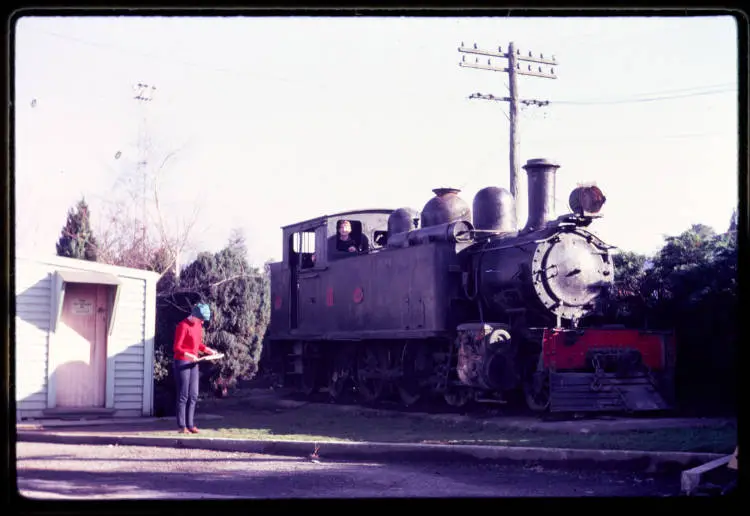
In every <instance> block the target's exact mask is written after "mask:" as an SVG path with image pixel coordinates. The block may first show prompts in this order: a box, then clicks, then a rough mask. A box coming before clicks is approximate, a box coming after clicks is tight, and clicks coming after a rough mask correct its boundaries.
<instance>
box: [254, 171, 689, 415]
mask: <svg viewBox="0 0 750 516" xmlns="http://www.w3.org/2000/svg"><path fill="white" fill-rule="evenodd" d="M523 168H524V169H525V170H526V173H527V178H528V192H529V194H528V195H529V197H528V207H529V215H528V220H527V222H526V224H525V226H524V227H523V228H521V229H519V228H517V223H516V217H515V209H514V199H513V196H512V195H511V194H510V193H509V192H508V191H507V190H506V189H504V188H498V187H493V186H490V187H487V188H484V189H482V190H480V191H479V192H478V193H477V194H476V196H475V197H474V199H473V204H472V207H471V208H470V207H469V206H468V204H467V203H466V202H464V201H463V200H462V199H461V198H460V197H459V196H458V193H459V192H460V191H459V190H458V189H454V188H437V189H435V190H433V192H434V193H435V196H434V197H433V198H431V199H430V200H429V201H428V202H427V203H426V204H425V205H424V207H423V209H422V211H421V213H418V212H416V211H415V210H413V209H411V208H399V209H396V210H385V209H367V210H360V211H350V212H345V213H337V214H334V215H325V216H321V217H317V218H315V219H312V220H307V221H304V222H299V223H296V224H292V225H288V226H285V227H283V228H282V233H283V258H282V261H280V262H277V263H272V264H271V265H270V274H271V296H272V310H271V320H270V325H269V339H268V341H267V342H268V344H267V346H268V349H267V350H266V351H267V352H268V353H269V355H268V357H269V359H270V360H271V363H272V364H274V366H273V367H274V368H275V370H276V372H277V373H278V374H279V376H280V377H281V378H282V379H283V380H282V382H283V384H284V385H285V386H286V387H291V388H293V389H296V390H298V391H299V392H301V393H304V394H307V395H311V394H313V393H318V392H320V391H325V390H327V391H328V394H329V396H330V397H331V398H332V399H333V400H334V401H340V400H345V399H349V398H351V397H352V396H356V400H357V401H358V402H361V403H365V404H372V403H376V402H378V401H380V400H383V399H385V398H391V397H396V398H398V399H399V400H400V401H401V402H402V403H403V404H404V405H406V406H411V405H414V404H415V403H417V402H418V401H420V400H423V399H435V398H438V399H439V398H442V399H443V400H444V401H445V402H446V403H448V404H449V405H451V406H457V407H460V406H463V405H465V404H467V403H469V402H494V403H517V402H518V403H522V404H523V403H525V405H526V406H527V407H528V408H531V409H532V410H534V411H539V412H592V411H594V412H595V411H613V412H617V411H648V410H664V409H667V408H669V406H670V401H671V396H672V385H673V372H674V366H675V346H674V339H673V336H672V334H670V333H668V332H653V331H644V330H640V329H633V328H625V327H622V326H603V325H597V324H595V323H594V324H589V323H591V322H592V321H596V316H597V314H600V313H601V310H602V306H603V305H602V303H604V302H606V299H607V295H608V293H609V292H610V289H611V287H612V285H613V281H614V267H613V262H612V254H611V253H612V250H613V247H612V246H610V245H608V244H606V243H605V242H603V241H602V240H601V239H600V238H598V237H597V236H596V235H595V234H594V233H593V232H592V231H591V230H590V229H589V226H590V225H591V223H592V222H593V221H594V220H595V219H597V218H598V217H600V215H599V212H600V210H601V207H602V205H603V204H604V202H605V201H606V198H605V197H604V195H603V193H602V192H601V190H600V189H599V188H597V187H596V186H579V187H577V188H576V189H574V190H573V192H571V194H570V197H569V205H570V208H571V211H570V212H569V213H566V214H564V215H562V216H559V217H557V216H556V214H555V180H556V173H557V169H558V168H559V165H557V164H555V163H552V162H550V161H547V160H545V159H533V160H529V161H528V162H527V163H526V165H525V166H524V167H523ZM343 220H347V221H349V222H350V225H351V228H352V232H351V236H352V237H353V238H354V240H356V241H359V242H366V243H367V244H368V245H367V246H366V250H365V251H363V252H354V253H352V252H348V251H347V250H343V251H340V250H339V249H338V247H337V244H336V242H337V238H338V236H337V228H338V226H339V223H340V222H341V221H343Z"/></svg>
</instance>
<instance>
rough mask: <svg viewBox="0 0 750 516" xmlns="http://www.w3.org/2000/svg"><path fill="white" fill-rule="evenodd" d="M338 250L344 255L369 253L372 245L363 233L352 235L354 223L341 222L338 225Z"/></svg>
mask: <svg viewBox="0 0 750 516" xmlns="http://www.w3.org/2000/svg"><path fill="white" fill-rule="evenodd" d="M336 233H337V235H336V250H337V251H339V252H342V253H354V254H358V253H367V252H369V250H370V243H369V241H368V239H367V237H366V236H365V235H363V234H362V232H361V231H360V232H359V235H355V234H353V233H352V223H351V222H349V221H348V220H340V221H338V223H337V224H336Z"/></svg>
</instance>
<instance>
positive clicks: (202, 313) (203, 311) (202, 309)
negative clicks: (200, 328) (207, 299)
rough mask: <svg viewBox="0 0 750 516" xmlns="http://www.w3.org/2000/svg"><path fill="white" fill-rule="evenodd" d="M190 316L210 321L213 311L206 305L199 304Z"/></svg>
mask: <svg viewBox="0 0 750 516" xmlns="http://www.w3.org/2000/svg"><path fill="white" fill-rule="evenodd" d="M190 315H192V316H193V317H197V318H198V319H203V320H204V321H208V320H209V319H211V309H210V308H209V307H208V305H207V304H205V303H198V304H197V305H195V306H194V307H193V311H192V312H190Z"/></svg>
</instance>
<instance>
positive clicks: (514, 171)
mask: <svg viewBox="0 0 750 516" xmlns="http://www.w3.org/2000/svg"><path fill="white" fill-rule="evenodd" d="M458 51H459V52H462V53H464V54H476V55H480V56H485V57H487V58H488V59H487V64H484V63H482V64H480V63H479V58H478V57H477V58H474V62H473V63H471V62H467V60H466V56H465V55H463V56H461V61H460V62H459V63H458V65H459V66H461V67H464V68H477V69H479V70H489V71H492V72H503V73H507V74H508V92H509V93H510V96H509V97H495V96H494V95H482V94H481V93H476V94H472V95H471V96H470V97H469V98H470V99H476V98H478V99H483V100H495V101H498V102H508V104H509V110H508V111H509V115H506V117H507V118H508V121H509V122H510V133H509V138H508V151H509V152H508V157H509V162H510V194H511V195H512V196H513V198H514V199H515V200H516V203H515V208H514V210H515V212H516V217H518V203H519V200H520V199H521V197H522V195H521V193H522V192H521V188H522V185H521V184H520V182H519V178H518V176H519V165H518V156H519V154H518V127H517V126H518V104H525V105H536V106H546V105H547V104H549V101H547V100H536V99H528V100H519V98H518V76H519V75H531V76H534V77H543V78H545V79H557V76H556V75H555V69H554V68H553V67H554V66H556V65H557V60H556V59H555V56H552V59H545V57H544V55H542V54H539V57H535V56H534V55H533V53H532V52H529V55H528V56H525V55H521V51H520V50H517V49H516V47H515V44H514V43H513V42H512V41H511V42H510V44H509V45H508V51H507V52H505V53H504V52H503V49H502V47H498V48H497V52H495V51H494V50H483V49H480V48H477V44H476V43H474V48H469V47H467V46H465V45H464V44H463V43H461V45H460V46H459V47H458ZM493 57H498V58H504V59H507V60H508V64H507V66H504V67H503V66H493V65H492V58H493ZM524 61H526V62H532V63H540V64H544V65H551V66H550V70H549V73H548V72H543V71H542V67H541V66H537V67H536V68H537V70H532V69H531V65H530V64H528V65H526V66H525V68H526V69H525V70H524V69H523V68H522V67H521V64H520V63H521V62H524ZM524 64H525V63H524Z"/></svg>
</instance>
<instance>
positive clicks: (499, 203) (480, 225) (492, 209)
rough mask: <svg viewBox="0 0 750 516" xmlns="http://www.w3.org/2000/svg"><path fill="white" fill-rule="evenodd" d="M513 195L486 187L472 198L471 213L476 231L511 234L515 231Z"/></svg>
mask: <svg viewBox="0 0 750 516" xmlns="http://www.w3.org/2000/svg"><path fill="white" fill-rule="evenodd" d="M514 205H515V202H514V200H513V195H511V193H510V192H509V191H508V190H506V189H505V188H498V187H496V186H488V187H486V188H482V189H481V190H479V191H478V192H477V194H476V195H475V196H474V203H473V205H472V213H473V216H474V228H475V229H478V230H487V231H498V232H500V233H512V232H514V231H516V212H515V209H514Z"/></svg>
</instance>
